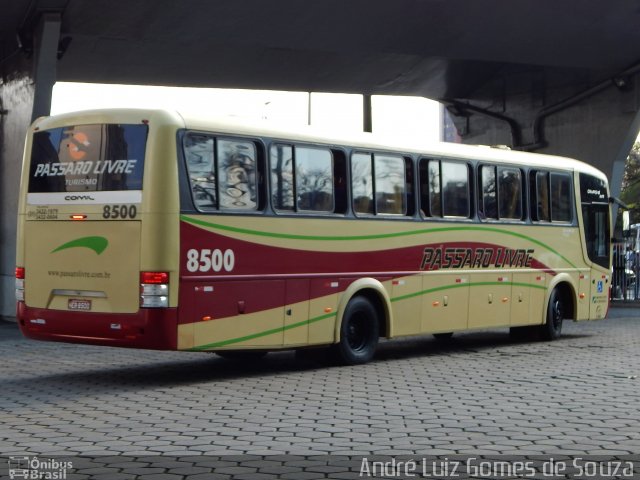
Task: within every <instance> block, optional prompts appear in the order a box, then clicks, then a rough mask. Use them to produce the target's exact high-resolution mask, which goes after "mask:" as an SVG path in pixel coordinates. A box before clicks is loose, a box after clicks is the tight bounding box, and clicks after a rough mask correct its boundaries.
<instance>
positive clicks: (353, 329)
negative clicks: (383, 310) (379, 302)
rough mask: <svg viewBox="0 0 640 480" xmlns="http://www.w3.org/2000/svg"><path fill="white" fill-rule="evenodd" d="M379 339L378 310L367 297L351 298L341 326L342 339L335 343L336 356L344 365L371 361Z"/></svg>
mask: <svg viewBox="0 0 640 480" xmlns="http://www.w3.org/2000/svg"><path fill="white" fill-rule="evenodd" d="M378 339H379V321H378V311H377V310H376V308H375V307H374V306H373V305H372V304H371V302H370V301H369V300H367V299H366V298H365V297H362V296H357V297H354V298H352V299H351V300H349V303H348V304H347V308H346V309H345V311H344V315H343V317H342V325H341V326H340V341H339V342H338V343H337V344H336V345H334V351H335V357H336V359H337V360H338V362H339V363H341V364H343V365H358V364H362V363H367V362H368V361H370V360H371V359H372V358H373V356H374V354H375V353H376V347H377V346H378Z"/></svg>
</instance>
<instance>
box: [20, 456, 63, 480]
mask: <svg viewBox="0 0 640 480" xmlns="http://www.w3.org/2000/svg"><path fill="white" fill-rule="evenodd" d="M8 463H9V478H10V479H11V480H14V479H21V478H24V479H32V480H65V479H66V478H67V471H68V470H70V469H72V468H73V462H66V461H62V460H55V459H53V458H47V459H41V458H38V457H28V456H13V457H9V460H8Z"/></svg>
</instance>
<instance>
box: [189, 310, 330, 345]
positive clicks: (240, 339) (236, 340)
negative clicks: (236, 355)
mask: <svg viewBox="0 0 640 480" xmlns="http://www.w3.org/2000/svg"><path fill="white" fill-rule="evenodd" d="M335 316H336V314H335V313H328V314H326V315H320V316H319V317H315V318H310V319H309V320H304V321H302V322H297V323H292V324H291V325H285V326H283V327H278V328H272V329H271V330H265V331H264V332H258V333H253V334H251V335H246V336H244V337H238V338H230V339H228V340H222V341H220V342H214V343H208V344H206V345H200V346H197V347H193V348H190V349H189V350H191V351H199V350H209V349H211V348H218V347H225V346H227V345H233V344H234V343H240V342H245V341H247V340H253V339H254V338H260V337H266V336H267V335H273V334H274V333H280V332H284V331H286V330H291V329H293V328H298V327H303V326H305V325H310V324H312V323H315V322H319V321H321V320H326V319H327V318H331V317H335Z"/></svg>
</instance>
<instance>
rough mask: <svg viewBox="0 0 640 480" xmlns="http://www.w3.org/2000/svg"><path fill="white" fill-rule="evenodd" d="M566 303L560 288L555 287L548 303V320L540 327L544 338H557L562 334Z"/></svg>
mask: <svg viewBox="0 0 640 480" xmlns="http://www.w3.org/2000/svg"><path fill="white" fill-rule="evenodd" d="M565 312H566V305H565V302H564V299H563V297H562V295H561V294H560V292H559V291H558V289H557V288H556V289H554V290H553V292H551V296H550V297H549V304H548V305H547V321H546V323H545V324H544V325H541V327H540V334H541V336H542V339H543V340H555V339H557V338H559V337H560V335H561V334H562V321H563V320H564V316H565Z"/></svg>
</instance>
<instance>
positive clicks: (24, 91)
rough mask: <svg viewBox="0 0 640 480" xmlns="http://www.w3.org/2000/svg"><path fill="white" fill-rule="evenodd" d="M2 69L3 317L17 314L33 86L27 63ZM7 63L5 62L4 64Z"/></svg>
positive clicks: (0, 307) (0, 289) (0, 258)
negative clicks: (21, 198) (21, 188)
mask: <svg viewBox="0 0 640 480" xmlns="http://www.w3.org/2000/svg"><path fill="white" fill-rule="evenodd" d="M21 63H22V62H15V63H13V64H11V65H10V66H7V68H6V69H5V68H3V72H2V80H1V81H0V103H1V107H2V108H3V109H4V110H5V111H6V113H5V114H3V115H2V116H1V117H0V205H2V207H1V208H2V210H1V211H2V215H1V216H0V316H5V317H12V316H14V315H15V277H14V274H15V264H16V259H15V255H16V220H17V215H16V212H17V209H18V184H19V182H20V170H21V167H22V152H23V149H24V137H25V132H26V131H27V127H28V126H29V123H31V114H32V110H33V95H34V86H33V83H32V81H31V78H30V76H29V74H28V73H27V69H25V68H24V67H25V65H24V64H21ZM5 65H6V64H5Z"/></svg>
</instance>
